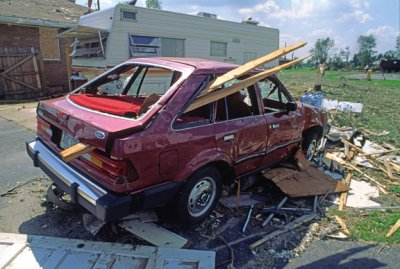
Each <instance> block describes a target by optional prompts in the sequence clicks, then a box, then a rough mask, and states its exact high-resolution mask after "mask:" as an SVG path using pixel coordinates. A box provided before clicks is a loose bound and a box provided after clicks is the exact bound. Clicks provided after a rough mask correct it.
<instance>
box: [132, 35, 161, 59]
mask: <svg viewBox="0 0 400 269" xmlns="http://www.w3.org/2000/svg"><path fill="white" fill-rule="evenodd" d="M129 42H130V44H129V45H130V46H129V50H130V54H131V56H148V57H154V56H160V55H161V39H160V38H159V37H151V36H138V35H131V36H129Z"/></svg>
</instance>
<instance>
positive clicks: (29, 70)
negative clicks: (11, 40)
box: [0, 48, 43, 100]
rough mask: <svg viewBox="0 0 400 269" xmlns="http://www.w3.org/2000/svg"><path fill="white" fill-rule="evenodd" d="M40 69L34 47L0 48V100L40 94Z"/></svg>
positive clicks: (38, 95)
mask: <svg viewBox="0 0 400 269" xmlns="http://www.w3.org/2000/svg"><path fill="white" fill-rule="evenodd" d="M41 69H43V68H42V67H41V63H40V61H39V60H38V56H37V52H36V51H35V49H34V48H0V100H1V99H2V100H22V99H34V98H37V97H40V96H42V95H43V83H42V79H41V75H40V74H41Z"/></svg>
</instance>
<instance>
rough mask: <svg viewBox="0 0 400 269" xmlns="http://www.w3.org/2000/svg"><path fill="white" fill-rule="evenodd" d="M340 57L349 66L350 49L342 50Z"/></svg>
mask: <svg viewBox="0 0 400 269" xmlns="http://www.w3.org/2000/svg"><path fill="white" fill-rule="evenodd" d="M339 55H340V57H342V59H343V60H344V61H345V62H346V65H348V64H349V59H350V48H349V47H345V48H344V49H340V52H339Z"/></svg>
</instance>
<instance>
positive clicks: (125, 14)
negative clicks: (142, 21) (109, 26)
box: [121, 10, 136, 21]
mask: <svg viewBox="0 0 400 269" xmlns="http://www.w3.org/2000/svg"><path fill="white" fill-rule="evenodd" d="M121 13H122V14H121V19H122V20H129V21H136V12H133V11H126V10H122V11H121Z"/></svg>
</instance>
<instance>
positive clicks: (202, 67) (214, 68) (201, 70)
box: [126, 57, 239, 74]
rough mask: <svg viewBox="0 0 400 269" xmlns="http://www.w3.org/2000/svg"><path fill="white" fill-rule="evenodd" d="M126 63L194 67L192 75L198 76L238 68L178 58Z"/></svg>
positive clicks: (140, 60)
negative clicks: (196, 74)
mask: <svg viewBox="0 0 400 269" xmlns="http://www.w3.org/2000/svg"><path fill="white" fill-rule="evenodd" d="M126 62H128V63H129V62H132V63H135V62H141V63H149V64H155V65H163V66H170V67H174V68H178V69H185V68H184V66H187V67H191V68H193V67H194V68H195V71H194V73H198V74H213V73H225V72H227V71H229V70H232V69H233V68H236V67H238V66H239V65H237V64H232V63H224V62H218V61H213V60H208V59H200V58H178V57H152V58H133V59H130V60H128V61H126Z"/></svg>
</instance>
